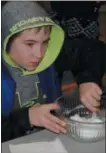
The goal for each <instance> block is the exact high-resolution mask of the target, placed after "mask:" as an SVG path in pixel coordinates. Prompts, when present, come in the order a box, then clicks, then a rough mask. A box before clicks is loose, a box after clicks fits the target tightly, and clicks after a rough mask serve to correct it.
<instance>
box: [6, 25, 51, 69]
mask: <svg viewBox="0 0 106 153" xmlns="http://www.w3.org/2000/svg"><path fill="white" fill-rule="evenodd" d="M49 39H50V27H41V28H34V29H28V30H25V31H23V32H22V33H21V34H19V35H18V36H17V37H16V38H15V39H13V41H12V43H11V46H10V50H9V56H10V58H11V59H12V60H13V61H14V62H15V63H16V64H17V65H19V66H20V67H22V68H24V69H26V70H28V71H33V70H35V69H36V67H37V66H38V65H39V63H40V61H41V60H42V58H43V57H44V55H45V52H46V49H47V45H48V41H49Z"/></svg>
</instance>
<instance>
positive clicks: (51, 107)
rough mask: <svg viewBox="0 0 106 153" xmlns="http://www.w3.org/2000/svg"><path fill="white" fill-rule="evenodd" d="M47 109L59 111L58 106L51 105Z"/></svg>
mask: <svg viewBox="0 0 106 153" xmlns="http://www.w3.org/2000/svg"><path fill="white" fill-rule="evenodd" d="M48 109H49V110H50V111H51V110H56V109H60V106H59V105H58V104H55V103H52V104H48Z"/></svg>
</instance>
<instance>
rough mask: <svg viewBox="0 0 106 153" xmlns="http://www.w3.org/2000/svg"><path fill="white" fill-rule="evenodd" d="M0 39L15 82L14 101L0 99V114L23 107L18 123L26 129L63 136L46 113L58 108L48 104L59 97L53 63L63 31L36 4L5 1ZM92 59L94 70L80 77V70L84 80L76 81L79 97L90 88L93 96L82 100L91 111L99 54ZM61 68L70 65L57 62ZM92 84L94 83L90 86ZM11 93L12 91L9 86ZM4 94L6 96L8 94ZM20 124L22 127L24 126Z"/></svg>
mask: <svg viewBox="0 0 106 153" xmlns="http://www.w3.org/2000/svg"><path fill="white" fill-rule="evenodd" d="M2 40H3V41H2V51H3V52H2V59H3V63H4V64H5V66H6V67H7V69H8V70H9V72H10V75H11V76H12V78H13V80H14V81H15V82H16V92H15V98H14V100H11V101H12V102H11V103H10V102H9V103H8V100H7V101H5V100H3V99H2V107H3V108H4V110H3V112H2V115H3V116H5V115H8V114H9V113H10V112H12V110H17V109H19V108H21V109H23V108H26V107H27V108H28V109H27V113H25V114H23V116H24V118H22V122H23V121H26V122H27V123H29V122H30V127H29V129H30V128H31V127H33V126H35V127H45V128H47V129H49V130H51V131H53V132H56V133H60V132H63V133H65V132H66V130H65V125H66V123H65V122H64V121H61V120H60V119H59V118H57V117H55V116H53V115H52V114H51V113H50V111H51V110H55V109H59V106H58V105H56V104H50V103H51V102H53V101H54V100H55V99H56V98H58V97H59V96H60V95H61V91H60V86H59V85H60V84H59V82H58V79H57V77H56V74H55V68H54V61H55V60H56V58H57V57H58V55H59V53H60V50H61V48H62V44H63V41H64V32H63V30H62V29H61V28H60V27H59V26H58V25H56V24H55V23H54V22H53V21H52V20H51V19H50V18H49V17H48V15H47V14H46V12H45V11H44V10H43V9H42V8H41V7H40V6H39V5H38V4H37V3H34V2H21V1H20V2H8V3H7V4H6V5H5V6H4V7H3V9H2ZM98 52H99V51H98ZM94 54H95V53H94ZM64 58H65V57H64ZM95 58H96V60H95V61H96V63H95V64H97V67H98V70H97V68H96V70H97V71H96V70H95V69H94V70H92V68H91V71H90V72H89V69H88V65H85V67H84V69H86V68H87V71H88V72H87V73H86V72H84V76H83V75H82V69H81V73H80V72H79V71H78V74H80V75H79V78H81V80H83V79H82V78H85V79H84V81H79V82H80V83H82V84H81V85H80V93H81V96H82V95H84V91H86V90H87V89H90V90H89V91H92V90H91V87H92V88H93V93H94V95H93V97H92V96H91V97H89V94H88V95H87V97H88V99H89V100H88V101H86V99H85V100H84V102H83V103H84V104H85V105H86V106H87V107H88V108H89V109H91V110H92V111H97V110H98V107H99V105H100V103H99V100H100V95H101V93H102V91H101V89H100V87H99V86H98V84H99V83H100V80H101V78H102V75H103V72H102V70H101V65H102V60H101V56H99V53H97V56H96V55H95ZM87 62H88V61H87ZM92 62H93V60H92ZM89 63H90V62H89ZM62 64H63V65H62ZM61 65H62V66H61V68H64V67H66V69H65V68H64V70H67V69H68V70H71V69H70V68H71V66H70V65H71V63H70V61H69V60H67V59H65V62H64V61H61ZM64 65H65V66H64ZM81 65H83V64H81ZM62 71H63V70H62ZM88 73H89V74H90V75H88ZM92 76H93V77H92ZM95 76H96V78H95ZM86 78H87V79H86ZM70 79H71V78H70ZM92 82H94V83H93V85H92ZM85 89H86V90H85ZM12 91H14V88H13V86H12V85H11V92H12ZM3 92H5V89H4V91H3ZM6 95H7V96H9V95H8V93H6ZM7 99H8V98H7ZM92 99H93V100H92ZM6 103H8V104H9V105H7V104H6ZM45 103H46V104H45ZM36 104H38V105H36ZM7 107H8V109H7ZM23 110H25V109H23ZM25 116H26V117H25ZM24 119H25V120H24ZM24 124H25V125H26V123H24ZM27 132H28V129H27V130H26V131H20V135H24V134H26V133H27Z"/></svg>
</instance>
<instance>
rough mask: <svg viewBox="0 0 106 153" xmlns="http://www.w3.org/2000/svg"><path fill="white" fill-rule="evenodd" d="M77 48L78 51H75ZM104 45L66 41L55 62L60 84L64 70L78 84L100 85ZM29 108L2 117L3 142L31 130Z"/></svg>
mask: <svg viewBox="0 0 106 153" xmlns="http://www.w3.org/2000/svg"><path fill="white" fill-rule="evenodd" d="M75 48H77V49H75ZM104 62H105V60H104V44H103V43H102V42H100V41H74V42H72V41H70V40H68V41H65V43H64V45H63V48H62V52H61V53H60V55H59V57H58V58H57V60H56V62H55V67H56V71H57V72H58V75H59V78H60V82H61V79H62V74H63V72H64V70H72V72H73V74H74V76H75V78H76V80H77V82H78V83H79V84H80V83H83V82H95V83H98V84H100V83H101V79H102V76H103V74H104V66H105V64H104ZM2 85H3V84H2ZM30 128H31V127H30V124H29V118H28V108H22V109H19V110H17V111H16V112H12V113H11V114H10V115H9V116H7V117H3V116H2V131H1V136H2V142H4V141H7V140H10V139H14V138H16V137H20V136H23V135H25V134H26V131H28V130H29V129H30Z"/></svg>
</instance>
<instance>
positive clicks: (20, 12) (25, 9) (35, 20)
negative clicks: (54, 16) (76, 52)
mask: <svg viewBox="0 0 106 153" xmlns="http://www.w3.org/2000/svg"><path fill="white" fill-rule="evenodd" d="M48 25H50V26H51V27H52V28H51V34H50V41H49V43H48V48H47V51H46V54H45V56H44V58H43V60H42V61H41V63H40V64H39V66H38V67H37V68H36V70H34V71H33V72H28V71H25V70H24V69H22V71H23V73H24V74H33V73H39V72H41V71H43V70H45V69H46V68H48V67H49V66H50V65H51V64H52V63H53V62H54V61H55V60H56V58H57V56H58V55H59V53H60V50H61V47H62V44H63V41H64V32H63V30H62V29H61V27H60V26H58V25H57V24H55V23H54V22H53V21H52V20H51V19H50V18H49V16H48V14H47V13H46V12H45V10H44V9H43V8H42V7H41V6H39V4H37V3H36V2H28V1H12V2H7V3H6V4H5V6H4V7H3V9H2V58H3V60H4V61H5V62H6V63H7V64H8V65H10V66H12V67H18V66H17V65H16V64H15V63H14V62H13V61H12V60H11V59H10V57H9V55H8V53H7V44H8V42H9V40H10V38H11V37H12V36H14V35H15V34H17V33H19V32H21V31H23V30H25V29H30V28H35V27H41V26H48Z"/></svg>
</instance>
